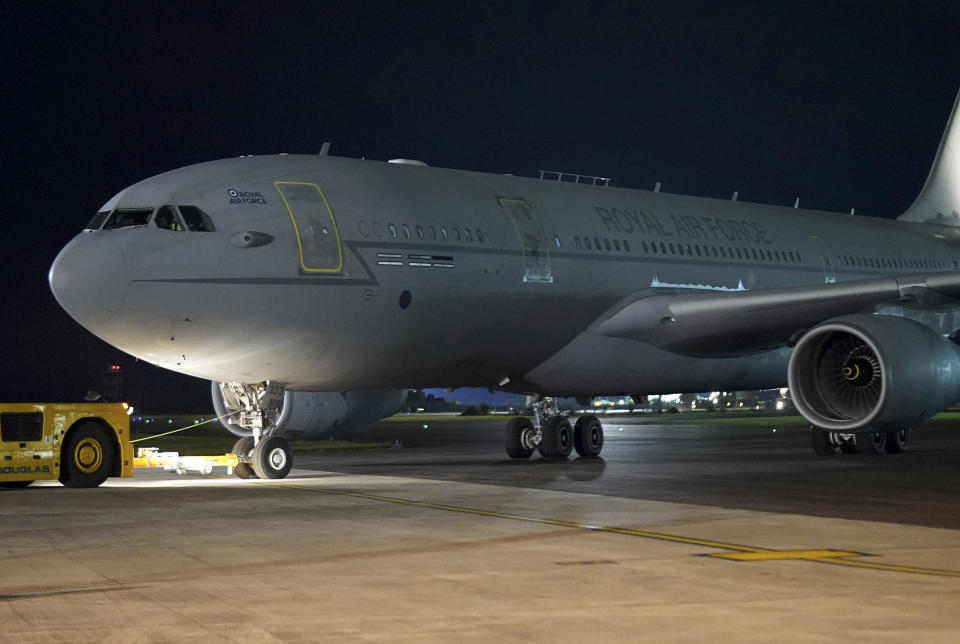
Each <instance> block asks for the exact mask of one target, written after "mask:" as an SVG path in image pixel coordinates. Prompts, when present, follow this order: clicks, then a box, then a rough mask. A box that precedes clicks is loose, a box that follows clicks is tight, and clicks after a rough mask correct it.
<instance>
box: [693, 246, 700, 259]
mask: <svg viewBox="0 0 960 644" xmlns="http://www.w3.org/2000/svg"><path fill="white" fill-rule="evenodd" d="M693 250H695V251H697V257H702V255H700V247H699V246H694V247H693Z"/></svg>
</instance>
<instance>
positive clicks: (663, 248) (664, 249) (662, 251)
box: [660, 242, 667, 255]
mask: <svg viewBox="0 0 960 644" xmlns="http://www.w3.org/2000/svg"><path fill="white" fill-rule="evenodd" d="M660 254H661V255H666V254H667V245H666V244H664V243H663V242H660Z"/></svg>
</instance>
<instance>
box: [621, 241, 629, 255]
mask: <svg viewBox="0 0 960 644" xmlns="http://www.w3.org/2000/svg"><path fill="white" fill-rule="evenodd" d="M623 250H625V251H627V252H628V253H629V252H630V242H628V241H627V240H626V239H624V240H623Z"/></svg>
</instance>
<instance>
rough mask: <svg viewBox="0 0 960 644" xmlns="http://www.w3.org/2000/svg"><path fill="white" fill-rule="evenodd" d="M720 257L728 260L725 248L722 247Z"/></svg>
mask: <svg viewBox="0 0 960 644" xmlns="http://www.w3.org/2000/svg"><path fill="white" fill-rule="evenodd" d="M720 257H722V258H723V259H726V258H727V252H726V251H725V250H724V249H723V246H721V247H720Z"/></svg>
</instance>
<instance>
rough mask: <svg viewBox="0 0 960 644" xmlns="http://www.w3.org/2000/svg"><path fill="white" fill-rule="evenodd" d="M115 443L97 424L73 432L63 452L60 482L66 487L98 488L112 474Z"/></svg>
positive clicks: (84, 426)
mask: <svg viewBox="0 0 960 644" xmlns="http://www.w3.org/2000/svg"><path fill="white" fill-rule="evenodd" d="M115 451H116V450H115V449H114V446H113V441H112V440H110V436H109V435H108V434H107V430H105V429H104V428H103V427H101V426H100V425H98V424H97V423H94V422H87V423H83V424H82V425H80V426H79V427H76V428H74V429H72V430H70V435H69V437H68V438H67V442H66V443H65V444H64V446H63V449H62V451H61V453H60V482H61V483H63V484H64V485H65V486H67V487H97V486H98V485H100V484H101V483H103V482H104V481H105V480H107V477H108V476H110V472H112V471H113V459H114V452H115Z"/></svg>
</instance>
